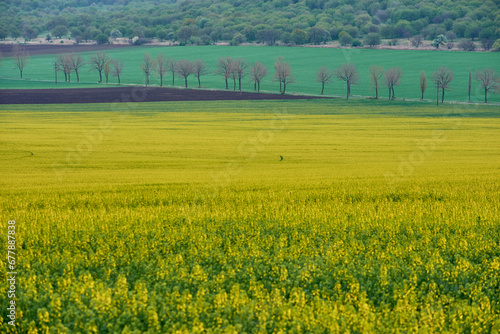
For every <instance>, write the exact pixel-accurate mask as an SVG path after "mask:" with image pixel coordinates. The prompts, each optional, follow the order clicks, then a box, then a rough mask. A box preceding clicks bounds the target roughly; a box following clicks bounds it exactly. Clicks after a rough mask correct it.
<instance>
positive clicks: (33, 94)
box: [0, 87, 322, 104]
mask: <svg viewBox="0 0 500 334" xmlns="http://www.w3.org/2000/svg"><path fill="white" fill-rule="evenodd" d="M317 98H322V97H319V96H304V95H288V94H267V93H252V92H234V91H219V90H202V89H177V88H160V87H147V88H146V87H112V88H64V89H0V104H58V103H113V102H157V101H221V100H228V101H229V100H293V99H317Z"/></svg>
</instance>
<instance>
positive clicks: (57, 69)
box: [54, 59, 59, 84]
mask: <svg viewBox="0 0 500 334" xmlns="http://www.w3.org/2000/svg"><path fill="white" fill-rule="evenodd" d="M58 71H59V64H58V63H57V59H56V61H55V62H54V76H55V79H56V84H57V72H58Z"/></svg>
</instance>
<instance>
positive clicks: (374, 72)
mask: <svg viewBox="0 0 500 334" xmlns="http://www.w3.org/2000/svg"><path fill="white" fill-rule="evenodd" d="M382 75H384V68H383V67H381V66H377V65H373V66H370V79H372V83H373V86H374V87H375V98H376V99H378V86H379V82H380V79H381V78H382Z"/></svg>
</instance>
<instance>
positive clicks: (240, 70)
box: [231, 58, 248, 92]
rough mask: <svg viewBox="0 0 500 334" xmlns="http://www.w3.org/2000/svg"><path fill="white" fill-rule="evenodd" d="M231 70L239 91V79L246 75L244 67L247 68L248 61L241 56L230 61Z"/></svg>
mask: <svg viewBox="0 0 500 334" xmlns="http://www.w3.org/2000/svg"><path fill="white" fill-rule="evenodd" d="M231 67H232V72H233V75H234V78H235V79H237V80H238V88H239V90H240V92H241V80H242V79H243V78H244V77H245V75H246V69H247V68H248V63H247V61H246V60H245V59H243V58H238V59H236V60H235V61H234V62H233V63H232V66H231Z"/></svg>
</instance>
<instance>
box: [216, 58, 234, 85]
mask: <svg viewBox="0 0 500 334" xmlns="http://www.w3.org/2000/svg"><path fill="white" fill-rule="evenodd" d="M232 63H233V58H231V57H223V58H219V60H217V72H216V73H217V74H220V75H222V76H224V79H225V80H226V89H229V85H228V82H227V80H228V79H229V78H230V77H231V74H232V73H233V66H232Z"/></svg>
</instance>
